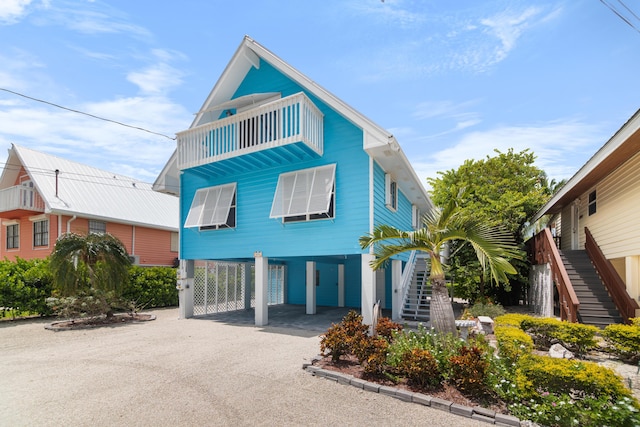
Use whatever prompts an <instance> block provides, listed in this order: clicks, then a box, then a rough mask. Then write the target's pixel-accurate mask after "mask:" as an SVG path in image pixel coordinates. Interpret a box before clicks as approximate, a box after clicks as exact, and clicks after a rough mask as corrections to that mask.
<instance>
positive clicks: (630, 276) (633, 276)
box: [624, 256, 640, 317]
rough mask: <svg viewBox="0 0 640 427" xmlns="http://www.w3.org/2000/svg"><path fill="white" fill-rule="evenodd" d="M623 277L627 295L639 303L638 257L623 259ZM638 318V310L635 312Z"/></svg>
mask: <svg viewBox="0 0 640 427" xmlns="http://www.w3.org/2000/svg"><path fill="white" fill-rule="evenodd" d="M624 263H625V266H624V271H625V277H624V281H625V284H626V286H627V293H628V294H629V296H631V298H633V299H635V300H636V301H638V302H640V256H628V257H625V261H624ZM638 316H640V309H637V310H636V317H638Z"/></svg>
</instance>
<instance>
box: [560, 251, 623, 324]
mask: <svg viewBox="0 0 640 427" xmlns="http://www.w3.org/2000/svg"><path fill="white" fill-rule="evenodd" d="M560 257H561V259H562V263H563V264H564V266H565V269H566V271H567V275H568V276H569V279H570V281H571V284H572V285H573V289H574V291H575V293H576V296H577V297H578V300H579V301H580V308H579V309H578V321H579V322H580V323H584V324H587V325H594V326H597V327H599V328H604V327H605V326H607V325H610V324H612V323H624V322H623V319H622V316H621V315H620V312H619V311H618V309H617V308H616V306H615V304H614V302H613V299H612V298H611V296H610V295H609V293H608V292H607V288H606V287H605V286H604V284H603V283H602V280H601V279H600V276H598V273H597V272H596V269H595V267H594V266H593V264H592V263H591V259H590V258H589V256H588V255H587V252H586V251H583V250H573V251H565V252H560Z"/></svg>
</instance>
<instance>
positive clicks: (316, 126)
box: [177, 92, 324, 170]
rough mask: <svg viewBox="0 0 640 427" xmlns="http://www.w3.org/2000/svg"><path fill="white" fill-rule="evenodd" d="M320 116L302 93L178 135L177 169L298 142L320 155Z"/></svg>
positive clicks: (321, 148)
mask: <svg viewBox="0 0 640 427" xmlns="http://www.w3.org/2000/svg"><path fill="white" fill-rule="evenodd" d="M323 117H324V116H323V114H322V112H321V111H320V110H319V109H318V108H317V107H316V106H315V105H314V104H313V102H311V100H310V99H309V98H308V97H307V96H306V95H305V94H304V93H302V92H300V93H297V94H295V95H291V96H288V97H286V98H282V99H278V100H276V101H273V102H269V103H267V104H263V105H260V106H258V107H256V108H252V109H251V110H247V111H244V112H242V113H238V114H236V115H232V116H229V117H225V118H223V119H220V120H216V121H214V122H211V123H207V124H204V125H201V126H197V127H195V128H192V129H189V130H186V131H183V132H179V133H178V134H177V136H178V142H177V145H178V169H180V170H182V169H187V168H191V167H195V166H200V165H205V164H208V163H213V162H217V161H220V160H225V159H229V158H232V157H237V156H242V155H244V154H248V153H254V152H257V151H262V150H268V149H271V148H275V147H282V146H284V145H288V144H295V143H298V142H301V143H303V144H305V145H306V146H308V147H309V148H310V149H311V150H313V151H314V152H315V153H317V154H318V155H322V152H323V145H324V141H323V139H324V136H323V120H324V119H323Z"/></svg>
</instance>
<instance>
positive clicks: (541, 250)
mask: <svg viewBox="0 0 640 427" xmlns="http://www.w3.org/2000/svg"><path fill="white" fill-rule="evenodd" d="M528 244H529V254H530V256H531V263H532V264H546V263H549V265H550V266H551V274H552V278H553V281H554V282H555V284H556V288H557V289H558V295H559V297H560V318H561V319H562V320H567V321H569V322H573V323H576V322H577V321H578V309H579V308H580V302H579V301H578V297H577V296H576V293H575V291H574V290H573V286H572V285H571V280H569V276H568V275H567V270H566V269H565V268H564V264H563V262H562V259H561V258H560V252H559V251H558V248H557V247H556V245H555V243H554V241H553V236H552V235H551V230H549V228H545V229H544V230H542V231H541V232H540V233H538V234H536V235H535V236H533V238H531V239H530V240H529V242H528Z"/></svg>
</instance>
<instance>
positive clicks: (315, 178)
mask: <svg viewBox="0 0 640 427" xmlns="http://www.w3.org/2000/svg"><path fill="white" fill-rule="evenodd" d="M335 171H336V165H335V164H332V165H327V166H320V167H317V168H312V169H304V170H301V171H296V172H289V173H286V174H281V175H280V176H279V177H278V185H277V187H276V193H275V195H274V197H273V204H272V205H271V214H270V215H269V216H270V218H283V217H287V216H295V215H311V214H322V213H327V212H328V211H329V205H330V203H331V194H332V191H333V186H334V182H335Z"/></svg>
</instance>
